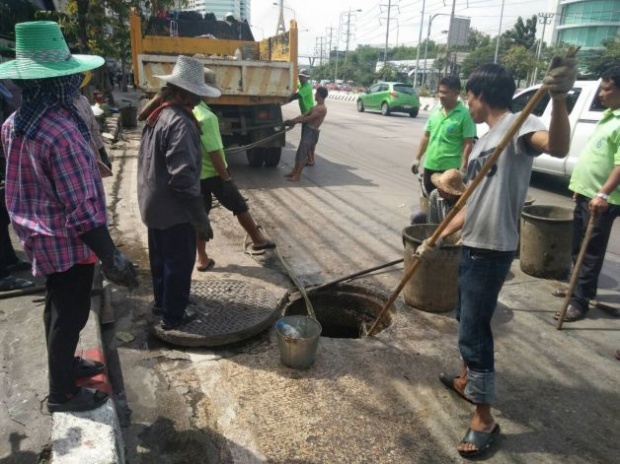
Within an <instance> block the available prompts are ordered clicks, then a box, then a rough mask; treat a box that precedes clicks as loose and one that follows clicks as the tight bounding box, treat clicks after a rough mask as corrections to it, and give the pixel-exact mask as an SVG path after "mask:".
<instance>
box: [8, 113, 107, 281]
mask: <svg viewBox="0 0 620 464" xmlns="http://www.w3.org/2000/svg"><path fill="white" fill-rule="evenodd" d="M14 118H15V115H14V114H13V115H12V116H11V117H10V118H9V119H7V121H6V122H5V123H4V124H3V126H2V143H3V146H4V152H5V155H6V162H7V168H6V206H7V209H8V211H9V215H10V217H11V222H12V223H13V228H14V229H15V232H16V233H17V235H18V237H19V239H20V241H21V243H22V245H23V248H24V251H25V252H26V254H27V256H28V258H29V259H30V260H31V261H32V269H33V274H34V275H50V274H53V273H56V272H63V271H66V270H68V269H69V268H71V267H73V266H74V265H76V264H81V263H86V262H93V258H94V254H93V253H92V251H91V250H90V248H88V247H87V246H86V245H85V244H84V242H82V240H81V239H80V237H79V236H80V235H81V234H83V233H84V232H88V231H89V230H92V229H94V228H96V227H99V226H102V225H105V224H106V222H107V215H106V203H105V192H104V190H103V184H102V182H101V176H100V175H99V171H98V169H97V161H96V159H95V157H94V155H93V153H92V151H91V149H90V147H89V145H88V141H87V140H85V139H84V136H83V135H82V134H81V132H80V131H79V130H78V127H77V124H76V122H75V120H74V119H73V117H72V116H71V113H69V111H67V110H66V109H64V108H59V109H50V110H48V111H47V113H46V114H45V117H44V118H43V119H42V120H41V123H40V124H39V128H38V131H37V133H36V135H35V137H33V138H30V139H27V138H26V137H25V136H24V135H20V136H16V135H15V132H14Z"/></svg>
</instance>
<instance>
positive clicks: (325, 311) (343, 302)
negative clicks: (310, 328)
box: [284, 285, 395, 338]
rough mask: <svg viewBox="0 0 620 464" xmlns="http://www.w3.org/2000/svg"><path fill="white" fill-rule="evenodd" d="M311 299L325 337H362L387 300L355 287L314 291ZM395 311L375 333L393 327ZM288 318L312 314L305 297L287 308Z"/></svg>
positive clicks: (389, 313) (310, 294) (367, 290)
mask: <svg viewBox="0 0 620 464" xmlns="http://www.w3.org/2000/svg"><path fill="white" fill-rule="evenodd" d="M308 298H309V299H310V302H311V303H312V306H313V308H314V312H315V313H316V318H317V320H318V321H319V322H320V323H321V326H323V332H322V333H321V336H322V337H329V338H360V337H361V336H362V334H363V333H364V332H365V331H367V330H368V329H369V328H370V327H371V326H372V324H374V323H375V321H376V320H377V317H378V316H379V313H380V312H381V309H382V308H383V305H384V304H385V302H386V301H387V298H382V296H381V295H379V294H378V293H377V292H373V291H371V290H369V289H367V288H362V287H356V286H353V285H337V286H336V285H335V286H333V287H329V288H326V289H322V290H317V291H315V292H313V291H310V293H308ZM394 311H395V308H394V307H391V308H389V309H388V313H387V314H386V315H385V316H384V318H383V320H382V322H381V324H380V325H379V327H378V329H377V331H376V332H375V333H378V332H381V331H382V330H384V329H386V328H387V327H389V325H390V324H391V322H392V314H393V313H394ZM284 315H285V316H296V315H308V311H307V309H306V301H305V300H304V299H303V298H301V297H300V298H298V299H296V300H293V301H292V302H290V303H289V304H288V305H287V306H286V308H285V309H284Z"/></svg>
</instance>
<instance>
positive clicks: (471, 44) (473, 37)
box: [467, 29, 491, 51]
mask: <svg viewBox="0 0 620 464" xmlns="http://www.w3.org/2000/svg"><path fill="white" fill-rule="evenodd" d="M490 44H491V36H490V35H488V34H485V33H484V32H480V31H479V30H477V29H471V30H470V31H469V37H468V39H467V49H468V50H472V51H473V50H476V49H478V48H480V47H486V46H487V45H490Z"/></svg>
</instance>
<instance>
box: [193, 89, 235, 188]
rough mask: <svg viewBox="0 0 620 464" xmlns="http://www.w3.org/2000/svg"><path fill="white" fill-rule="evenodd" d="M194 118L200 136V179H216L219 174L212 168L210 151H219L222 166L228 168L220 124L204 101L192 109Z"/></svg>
mask: <svg viewBox="0 0 620 464" xmlns="http://www.w3.org/2000/svg"><path fill="white" fill-rule="evenodd" d="M193 113H194V116H195V117H196V119H197V120H198V123H199V124H200V129H201V130H202V135H201V136H200V146H201V147H202V169H201V171H200V178H201V179H208V178H209V177H217V176H219V174H218V173H217V171H216V170H215V166H213V162H212V161H211V157H210V156H209V153H210V152H212V151H218V150H219V151H220V152H221V154H222V160H223V161H224V166H226V167H228V163H227V162H226V155H224V145H223V144H222V136H221V135H220V124H219V121H218V119H217V116H216V115H215V114H214V113H213V112H212V111H211V109H210V108H209V107H208V106H207V104H206V103H205V102H204V101H201V102H200V104H199V105H197V106H195V107H194V110H193Z"/></svg>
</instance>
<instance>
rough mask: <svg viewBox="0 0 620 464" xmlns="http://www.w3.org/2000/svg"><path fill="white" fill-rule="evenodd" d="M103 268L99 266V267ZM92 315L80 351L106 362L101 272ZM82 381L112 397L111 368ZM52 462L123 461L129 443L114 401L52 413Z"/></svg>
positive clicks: (92, 463)
mask: <svg viewBox="0 0 620 464" xmlns="http://www.w3.org/2000/svg"><path fill="white" fill-rule="evenodd" d="M98 269H99V268H98ZM94 290H95V291H94V292H93V296H92V297H91V305H90V307H91V309H90V317H89V318H88V322H87V323H86V326H85V327H84V329H83V330H82V333H81V334H80V342H79V345H78V350H77V353H76V354H77V355H80V356H84V357H87V358H90V359H94V360H96V361H100V362H103V363H105V354H104V350H103V342H102V337H101V325H100V322H99V311H100V309H101V307H102V304H103V297H102V292H101V291H100V290H101V275H100V272H99V271H98V272H97V275H96V277H95V285H94ZM79 384H80V385H83V386H87V387H91V388H97V389H99V390H103V391H106V392H108V393H109V394H110V398H112V385H111V383H110V381H109V379H108V372H107V369H106V371H105V372H104V373H102V374H100V375H97V376H94V377H91V378H88V379H84V380H83V381H80V382H79ZM51 462H52V464H85V463H88V464H123V463H124V462H125V447H124V443H123V437H122V433H121V428H120V422H119V419H118V414H117V411H116V407H115V405H114V401H113V400H112V399H109V400H108V401H107V403H106V404H105V405H103V406H102V407H100V408H97V409H95V410H94V411H88V412H82V413H54V414H53V415H52V457H51Z"/></svg>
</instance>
